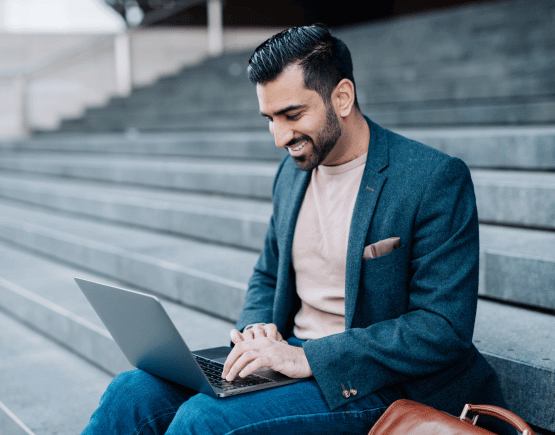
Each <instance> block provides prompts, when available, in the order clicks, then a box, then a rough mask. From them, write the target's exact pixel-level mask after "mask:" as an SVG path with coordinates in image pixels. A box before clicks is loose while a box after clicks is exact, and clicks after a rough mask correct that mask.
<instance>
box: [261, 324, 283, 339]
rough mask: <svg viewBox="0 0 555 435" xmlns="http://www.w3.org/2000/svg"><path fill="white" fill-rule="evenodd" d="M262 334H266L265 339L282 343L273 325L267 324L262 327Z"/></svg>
mask: <svg viewBox="0 0 555 435" xmlns="http://www.w3.org/2000/svg"><path fill="white" fill-rule="evenodd" d="M264 332H265V334H266V337H268V338H269V339H271V340H276V341H284V340H283V338H282V337H281V334H280V333H279V331H278V329H277V326H276V325H274V324H273V323H268V324H267V325H264Z"/></svg>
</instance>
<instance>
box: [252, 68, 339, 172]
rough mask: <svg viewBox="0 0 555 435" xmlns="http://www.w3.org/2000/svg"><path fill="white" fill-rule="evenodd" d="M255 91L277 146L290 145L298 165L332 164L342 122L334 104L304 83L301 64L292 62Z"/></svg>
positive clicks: (288, 146) (305, 168) (310, 168)
mask: <svg viewBox="0 0 555 435" xmlns="http://www.w3.org/2000/svg"><path fill="white" fill-rule="evenodd" d="M256 93H257V95H258V103H259V106H260V113H261V114H262V116H264V117H266V118H267V119H268V121H269V123H270V132H271V133H272V135H273V136H274V139H275V142H276V146H278V147H280V148H287V150H288V151H289V154H291V156H292V157H293V159H294V160H295V163H296V164H297V167H298V168H299V169H302V170H304V171H311V170H312V169H314V168H315V167H316V166H318V165H320V164H330V165H331V164H333V153H332V150H333V149H334V147H335V145H336V143H337V141H338V140H339V138H340V137H341V126H340V124H339V120H338V119H337V115H336V114H335V111H334V109H333V107H332V105H331V104H329V105H326V104H324V101H323V100H322V98H321V97H320V95H319V94H318V93H317V92H316V91H314V90H311V89H307V88H306V87H305V86H304V78H303V72H302V69H301V67H299V66H298V65H292V66H289V67H288V68H286V69H285V70H284V71H283V72H282V73H281V74H280V75H279V76H278V77H277V78H276V79H275V80H273V81H271V82H268V83H265V84H263V85H261V84H258V85H257V86H256Z"/></svg>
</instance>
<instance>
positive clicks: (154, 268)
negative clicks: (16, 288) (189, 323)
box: [0, 200, 258, 321]
mask: <svg viewBox="0 0 555 435" xmlns="http://www.w3.org/2000/svg"><path fill="white" fill-rule="evenodd" d="M0 239H2V240H4V241H6V242H10V243H14V244H17V245H18V246H20V247H24V248H28V249H31V250H32V251H34V252H37V253H41V254H44V255H47V256H49V257H51V258H54V259H57V260H60V261H63V262H67V263H69V264H72V265H75V266H79V267H83V268H86V269H88V270H90V271H94V272H95V273H98V274H101V275H105V276H109V277H112V278H114V279H118V280H120V281H123V282H127V283H129V284H132V285H136V286H138V287H140V288H147V289H148V288H151V289H152V288H156V289H159V290H157V291H159V292H160V293H161V294H163V295H164V296H165V297H167V298H168V299H170V300H173V301H177V302H180V303H182V304H183V305H186V306H189V307H192V308H195V309H200V310H203V311H206V312H210V313H213V314H214V315H217V316H220V317H222V318H225V319H229V320H231V321H235V320H236V318H237V316H238V314H239V312H240V310H241V308H242V304H243V299H244V295H245V292H246V289H247V285H246V283H247V281H248V279H249V277H250V275H251V273H252V268H253V266H254V264H255V262H256V261H257V259H258V255H257V254H256V253H255V252H252V251H245V250H239V249H236V248H230V247H225V246H220V245H214V244H207V243H203V242H199V241H195V240H191V239H183V238H180V237H176V236H175V235H166V234H160V233H153V232H150V231H147V230H144V229H142V230H139V229H134V228H127V227H126V226H124V225H118V224H114V223H112V224H107V223H102V222H98V221H94V220H90V219H85V218H75V217H69V216H65V215H62V214H59V213H53V212H44V211H42V210H40V209H38V208H36V207H31V206H21V205H17V206H15V205H13V203H10V202H9V201H7V200H2V201H1V205H0Z"/></svg>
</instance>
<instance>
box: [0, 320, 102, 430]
mask: <svg viewBox="0 0 555 435" xmlns="http://www.w3.org/2000/svg"><path fill="white" fill-rule="evenodd" d="M0 330H1V331H2V334H0V397H1V398H2V403H3V404H4V405H5V407H6V408H7V409H9V410H10V412H11V413H12V414H14V415H16V416H17V418H18V419H19V420H20V421H21V422H22V423H23V424H24V425H25V426H26V427H27V428H28V429H29V431H26V430H24V428H22V427H21V425H17V426H15V427H14V426H13V425H11V427H9V426H7V425H4V424H3V425H2V427H0V433H2V434H6V435H20V434H21V435H29V434H30V433H32V434H35V435H52V434H57V435H70V434H71V435H74V434H77V433H81V431H82V430H83V429H84V428H85V426H86V425H87V423H88V421H89V418H90V416H91V414H92V413H93V411H94V410H95V409H96V407H97V406H98V402H99V400H100V396H101V395H102V393H103V392H104V390H105V389H106V387H107V386H108V383H109V382H110V380H111V376H110V375H108V374H107V373H106V372H104V371H102V370H100V369H98V368H96V367H94V366H92V365H91V364H89V363H87V362H85V361H84V360H82V359H81V358H79V357H77V356H76V355H74V354H73V353H72V352H70V351H69V350H67V349H64V348H63V347H60V346H59V345H57V344H55V343H53V342H52V341H50V340H49V339H47V338H45V337H44V336H43V335H42V334H39V333H37V332H35V331H33V330H31V329H29V328H27V327H25V326H23V325H22V324H21V323H19V322H17V321H15V320H14V319H13V318H11V317H9V316H7V315H6V314H5V313H4V312H3V311H0ZM1 413H2V412H1V411H0V414H1ZM0 421H3V418H0Z"/></svg>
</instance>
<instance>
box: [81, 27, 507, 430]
mask: <svg viewBox="0 0 555 435" xmlns="http://www.w3.org/2000/svg"><path fill="white" fill-rule="evenodd" d="M248 73H249V78H250V79H251V81H253V82H254V83H256V91H257V95H258V101H259V105H260V112H261V114H262V115H263V116H264V117H265V118H267V119H268V122H269V128H270V132H271V133H272V134H273V136H274V138H275V142H276V145H277V146H278V147H280V148H285V149H287V151H288V154H289V155H288V156H287V157H286V158H285V159H284V160H283V161H282V163H281V165H280V167H279V169H278V172H277V175H276V178H275V182H274V188H273V202H274V213H273V216H272V218H271V221H270V225H269V229H268V233H267V236H266V241H265V246H264V249H263V251H262V254H261V256H260V259H259V261H258V263H257V265H256V267H255V270H254V274H253V276H252V278H251V280H250V281H249V289H248V292H247V296H246V301H245V305H244V309H243V312H242V314H241V316H240V318H239V320H238V322H237V329H236V330H233V331H231V339H232V341H233V342H234V343H235V347H234V349H233V350H232V352H231V353H230V355H229V357H228V359H227V361H226V364H225V366H224V372H223V374H222V376H223V377H225V378H226V379H227V380H232V379H233V378H235V377H237V376H246V375H248V374H249V373H251V372H252V371H254V370H256V369H257V368H259V367H271V368H273V369H275V370H277V371H280V372H282V373H284V374H286V375H288V376H291V377H299V378H300V377H306V376H313V377H314V378H313V380H309V381H304V382H300V383H297V384H293V385H289V386H284V387H279V388H273V389H268V390H263V391H260V392H256V393H251V394H246V395H241V396H236V397H230V398H226V399H214V398H212V397H209V396H206V395H204V394H194V393H193V392H191V391H188V390H186V389H183V388H179V387H177V386H175V385H173V384H170V383H167V382H165V381H163V380H160V379H158V378H155V377H153V376H150V375H148V374H146V373H144V372H142V371H140V370H135V371H132V372H127V373H123V374H121V375H119V376H117V377H116V378H115V379H114V381H113V382H112V384H111V385H110V387H109V388H108V390H107V392H106V394H105V395H104V396H103V398H102V400H101V404H100V407H99V409H98V410H97V411H96V412H95V413H94V414H93V416H92V417H91V423H90V425H89V426H88V427H87V429H85V432H84V433H86V434H89V433H133V434H139V433H140V434H146V433H156V434H162V433H166V434H188V433H202V434H206V433H215V434H219V433H222V434H223V433H233V434H240V433H241V434H242V433H288V434H292V433H342V432H344V433H360V434H364V433H367V432H368V430H369V429H370V428H371V426H372V425H373V424H374V423H375V421H376V420H377V419H378V418H379V416H380V415H381V414H382V413H383V411H384V410H385V409H386V408H387V406H388V405H389V404H390V403H392V402H393V401H394V400H396V399H398V398H402V397H406V398H410V399H413V400H417V401H420V402H423V403H427V404H429V405H431V406H434V407H436V408H439V409H442V410H444V411H446V412H450V413H452V414H458V413H460V411H461V410H462V408H463V406H464V404H465V403H467V402H470V403H491V404H502V403H503V402H502V398H501V396H500V393H499V386H498V384H497V380H496V377H495V374H494V373H493V371H492V369H491V368H490V367H489V365H488V364H487V362H486V361H485V360H484V358H483V357H482V356H481V355H480V354H479V353H478V351H477V350H476V348H475V347H474V346H473V344H472V333H473V327H474V319H475V313H476V304H477V285H478V249H479V247H478V220H477V214H476V203H475V197H474V191H473V186H472V182H471V179H470V174H469V171H468V168H467V167H466V166H465V165H464V163H463V162H461V161H460V160H458V159H455V158H451V157H449V156H447V155H445V154H442V153H440V152H438V151H436V150H433V149H431V148H428V147H426V146H424V145H421V144H419V143H416V142H414V141H411V140H408V139H406V138H404V137H401V136H399V135H396V134H394V133H392V132H390V131H388V130H385V129H383V128H381V127H379V126H378V125H376V124H374V123H373V122H372V121H370V120H369V119H367V118H365V117H364V116H363V115H362V113H361V112H360V110H359V107H358V103H357V99H356V92H355V82H354V78H353V73H352V62H351V56H350V53H349V51H348V49H347V47H346V46H345V45H344V44H343V43H342V42H341V41H339V40H338V39H336V38H334V37H332V36H331V35H330V34H329V32H328V30H327V29H326V28H324V27H322V26H318V25H315V26H309V27H302V28H295V29H289V30H287V31H284V32H281V33H279V34H278V35H275V36H274V37H272V38H270V39H269V40H268V41H266V42H265V43H264V44H262V45H261V46H259V47H258V48H257V49H256V51H255V53H254V54H253V56H252V57H251V60H250V62H249V70H248ZM285 339H287V340H285Z"/></svg>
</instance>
